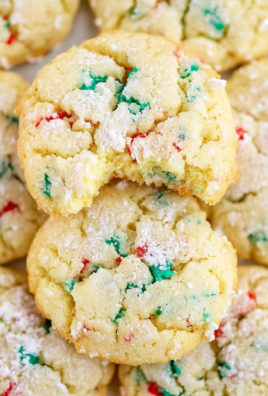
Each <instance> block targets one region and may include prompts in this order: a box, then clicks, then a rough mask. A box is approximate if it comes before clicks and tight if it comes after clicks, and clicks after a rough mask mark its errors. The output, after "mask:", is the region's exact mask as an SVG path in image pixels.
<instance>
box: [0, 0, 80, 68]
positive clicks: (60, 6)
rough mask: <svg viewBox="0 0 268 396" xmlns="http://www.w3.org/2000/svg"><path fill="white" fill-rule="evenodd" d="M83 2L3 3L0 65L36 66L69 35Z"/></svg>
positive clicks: (0, 5) (23, 0)
mask: <svg viewBox="0 0 268 396" xmlns="http://www.w3.org/2000/svg"><path fill="white" fill-rule="evenodd" d="M79 2H80V0H52V1H51V0H38V1H36V0H5V1H1V2H0V65H1V67H2V68H4V69H10V68H11V67H12V66H14V65H16V64H18V63H22V62H26V61H28V62H30V63H32V62H34V61H35V60H38V58H40V57H42V56H44V55H46V52H47V51H48V50H49V49H51V48H53V47H55V45H56V44H58V43H60V42H62V41H63V39H64V38H65V37H66V35H67V34H68V33H69V31H70V29H71V27H72V22H73V18H74V16H75V14H76V11H77V8H78V5H79Z"/></svg>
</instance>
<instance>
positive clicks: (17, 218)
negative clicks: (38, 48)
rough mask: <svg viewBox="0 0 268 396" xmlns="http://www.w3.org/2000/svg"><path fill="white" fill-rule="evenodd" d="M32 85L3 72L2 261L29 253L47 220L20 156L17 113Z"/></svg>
mask: <svg viewBox="0 0 268 396" xmlns="http://www.w3.org/2000/svg"><path fill="white" fill-rule="evenodd" d="M27 88H28V84H27V83H26V82H25V81H24V80H23V79H22V78H21V77H19V76H18V75H16V74H15V73H11V72H6V71H0V264H3V263H6V262H8V261H10V260H14V259H17V258H20V257H24V256H25V255H26V254H27V251H28V248H29V246H30V244H31V242H32V239H33V237H34V235H35V233H36V231H37V229H38V228H39V227H40V225H41V224H42V223H43V222H44V220H45V219H46V217H47V216H46V215H45V214H44V213H42V212H40V211H38V210H37V207H36V203H35V202H34V200H33V199H32V197H31V196H30V194H29V192H28V190H27V187H26V184H25V180H24V176H23V172H22V170H21V169H20V166H19V160H18V157H17V153H16V151H17V138H18V118H17V117H16V115H15V113H14V109H15V106H16V104H17V102H18V100H19V98H20V97H21V96H22V95H23V94H24V92H25V91H26V89H27Z"/></svg>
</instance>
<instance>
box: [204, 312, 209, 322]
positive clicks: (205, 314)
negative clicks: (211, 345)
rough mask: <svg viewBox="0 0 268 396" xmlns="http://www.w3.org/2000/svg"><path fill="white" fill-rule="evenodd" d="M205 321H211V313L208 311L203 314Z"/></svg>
mask: <svg viewBox="0 0 268 396" xmlns="http://www.w3.org/2000/svg"><path fill="white" fill-rule="evenodd" d="M203 322H205V323H209V322H210V314H208V313H204V314H203Z"/></svg>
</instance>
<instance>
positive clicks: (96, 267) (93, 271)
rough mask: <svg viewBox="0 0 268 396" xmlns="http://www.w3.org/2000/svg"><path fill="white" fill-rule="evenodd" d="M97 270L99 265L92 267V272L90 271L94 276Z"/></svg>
mask: <svg viewBox="0 0 268 396" xmlns="http://www.w3.org/2000/svg"><path fill="white" fill-rule="evenodd" d="M99 269H100V266H99V265H94V267H93V270H92V271H91V273H92V274H94V273H95V272H98V270H99Z"/></svg>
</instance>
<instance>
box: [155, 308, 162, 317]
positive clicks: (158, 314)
mask: <svg viewBox="0 0 268 396" xmlns="http://www.w3.org/2000/svg"><path fill="white" fill-rule="evenodd" d="M162 313H163V312H162V308H161V306H160V305H159V307H157V310H156V311H155V314H156V316H160V315H162Z"/></svg>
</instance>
